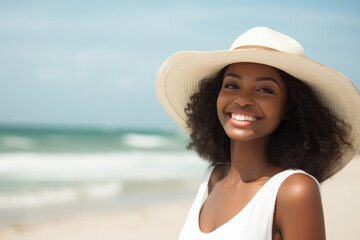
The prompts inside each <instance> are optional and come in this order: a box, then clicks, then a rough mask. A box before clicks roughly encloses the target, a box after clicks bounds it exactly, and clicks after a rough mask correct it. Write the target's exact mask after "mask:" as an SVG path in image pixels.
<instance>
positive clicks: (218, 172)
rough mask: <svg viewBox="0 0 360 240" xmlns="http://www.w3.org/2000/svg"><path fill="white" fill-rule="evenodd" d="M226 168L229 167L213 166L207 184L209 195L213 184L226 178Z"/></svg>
mask: <svg viewBox="0 0 360 240" xmlns="http://www.w3.org/2000/svg"><path fill="white" fill-rule="evenodd" d="M228 168H229V167H228V166H227V165H217V166H215V168H214V170H213V172H212V173H211V176H210V179H209V183H208V189H209V193H210V192H211V190H212V189H213V188H214V186H215V184H216V183H217V182H219V181H221V180H222V179H223V178H224V177H225V176H226V173H227V171H228Z"/></svg>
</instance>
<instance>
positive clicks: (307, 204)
mask: <svg viewBox="0 0 360 240" xmlns="http://www.w3.org/2000/svg"><path fill="white" fill-rule="evenodd" d="M275 209H276V211H275V218H274V220H275V223H276V225H277V226H278V228H279V229H280V230H281V234H282V235H283V236H285V235H286V236H288V238H291V237H290V236H294V235H295V234H298V236H303V237H304V238H303V239H323V238H322V237H323V236H324V235H323V234H324V231H325V230H324V229H325V227H324V215H323V209H322V203H321V194H320V188H319V183H318V182H317V181H316V179H314V178H313V177H312V176H310V175H308V174H306V173H304V172H296V173H294V174H292V175H290V176H289V177H287V178H286V179H285V180H284V182H283V183H282V184H281V186H280V188H279V191H278V195H277V199H276V208H275ZM299 226H302V227H299ZM313 236H316V237H320V238H313ZM308 237H310V238H308Z"/></svg>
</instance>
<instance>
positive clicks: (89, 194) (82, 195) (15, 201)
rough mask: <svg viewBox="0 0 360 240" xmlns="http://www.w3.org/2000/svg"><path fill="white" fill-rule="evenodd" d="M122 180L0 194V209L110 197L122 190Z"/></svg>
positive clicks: (33, 206) (34, 206)
mask: <svg viewBox="0 0 360 240" xmlns="http://www.w3.org/2000/svg"><path fill="white" fill-rule="evenodd" d="M121 189H122V184H121V182H106V183H98V184H90V185H86V186H82V187H62V188H52V189H39V190H37V191H31V192H21V193H12V194H0V211H2V210H14V209H20V208H37V207H42V206H49V205H54V204H61V203H71V202H76V201H81V200H84V199H99V198H108V197H113V196H116V195H118V194H119V193H120V192H121Z"/></svg>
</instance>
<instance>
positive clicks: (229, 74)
mask: <svg viewBox="0 0 360 240" xmlns="http://www.w3.org/2000/svg"><path fill="white" fill-rule="evenodd" d="M227 76H230V77H234V78H237V79H239V80H242V77H241V76H239V75H237V74H235V73H228V74H226V75H225V77H227ZM255 81H256V82H260V81H272V82H274V83H276V84H277V85H278V86H279V87H280V84H279V82H278V81H276V79H275V78H272V77H259V78H257V79H256V80H255Z"/></svg>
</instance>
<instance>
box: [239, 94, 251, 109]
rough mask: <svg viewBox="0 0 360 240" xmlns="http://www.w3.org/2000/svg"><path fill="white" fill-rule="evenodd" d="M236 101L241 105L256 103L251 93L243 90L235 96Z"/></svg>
mask: <svg viewBox="0 0 360 240" xmlns="http://www.w3.org/2000/svg"><path fill="white" fill-rule="evenodd" d="M235 103H237V104H238V105H239V106H241V107H244V106H246V105H254V99H253V96H252V94H251V93H248V92H242V93H239V94H237V96H236V98H235Z"/></svg>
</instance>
